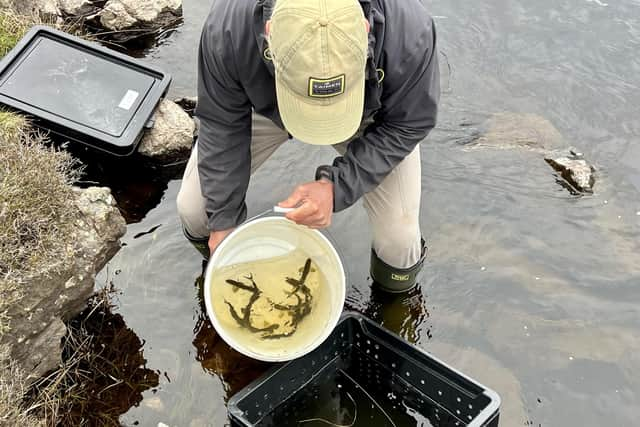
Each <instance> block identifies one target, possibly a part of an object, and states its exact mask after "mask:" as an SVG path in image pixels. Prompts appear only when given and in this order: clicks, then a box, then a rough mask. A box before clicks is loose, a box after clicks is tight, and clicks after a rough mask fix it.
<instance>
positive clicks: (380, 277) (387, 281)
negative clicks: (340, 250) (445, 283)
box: [371, 240, 427, 293]
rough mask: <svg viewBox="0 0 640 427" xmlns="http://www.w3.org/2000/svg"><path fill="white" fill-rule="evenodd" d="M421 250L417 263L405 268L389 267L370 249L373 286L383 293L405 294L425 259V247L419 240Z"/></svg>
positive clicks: (411, 286)
mask: <svg viewBox="0 0 640 427" xmlns="http://www.w3.org/2000/svg"><path fill="white" fill-rule="evenodd" d="M421 245H422V250H421V253H420V259H419V260H418V262H417V263H416V264H415V265H413V266H411V267H407V268H395V267H391V266H390V265H389V264H387V263H386V262H384V261H382V260H381V259H380V258H378V255H377V254H376V252H375V251H374V250H373V249H371V278H372V279H373V284H374V286H377V287H378V288H379V289H381V290H383V291H385V292H392V293H400V292H406V291H408V290H410V289H411V288H413V287H414V286H415V284H416V279H417V277H418V273H419V272H420V270H422V265H423V264H424V260H425V258H426V257H427V245H426V244H425V241H424V240H421Z"/></svg>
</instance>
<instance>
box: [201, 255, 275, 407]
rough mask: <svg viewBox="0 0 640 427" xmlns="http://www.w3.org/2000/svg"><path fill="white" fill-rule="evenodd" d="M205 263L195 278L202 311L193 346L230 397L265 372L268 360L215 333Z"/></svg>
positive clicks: (204, 366)
mask: <svg viewBox="0 0 640 427" xmlns="http://www.w3.org/2000/svg"><path fill="white" fill-rule="evenodd" d="M205 268H206V263H205V261H203V262H202V274H201V275H200V276H198V278H197V279H196V283H195V285H196V288H197V291H198V302H199V311H198V313H197V320H196V325H195V327H194V328H193V332H194V338H193V346H194V347H195V348H196V360H197V361H198V362H200V363H201V364H202V368H203V369H204V370H205V371H206V372H208V373H209V374H211V375H215V376H217V377H219V378H220V379H221V380H222V384H223V388H224V396H223V399H224V401H225V402H227V400H229V398H230V397H231V396H233V395H234V394H235V393H236V392H238V391H239V390H240V389H242V388H243V387H244V386H246V385H247V384H248V383H250V382H251V381H252V380H254V379H255V378H257V377H258V376H260V374H262V373H264V371H265V370H266V369H267V368H268V367H269V364H267V363H264V362H260V361H257V360H253V359H251V358H249V357H247V356H244V355H243V354H241V353H238V352H237V351H236V350H234V349H232V348H231V347H229V345H228V344H227V343H225V342H224V341H223V340H222V338H220V336H219V335H218V334H217V333H216V331H215V329H214V328H213V325H212V324H211V322H210V321H209V317H208V316H207V309H206V307H205V302H204V273H205Z"/></svg>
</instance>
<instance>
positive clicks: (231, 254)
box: [204, 217, 346, 362]
mask: <svg viewBox="0 0 640 427" xmlns="http://www.w3.org/2000/svg"><path fill="white" fill-rule="evenodd" d="M296 249H299V250H302V251H303V252H305V253H306V254H307V256H308V257H309V258H311V259H312V260H313V262H314V264H315V265H316V266H317V267H318V268H319V269H320V271H321V272H322V274H323V275H324V276H325V278H326V281H327V286H328V289H329V292H330V294H331V295H330V300H331V311H330V313H329V319H328V321H327V322H326V323H325V326H324V328H323V329H321V330H319V331H317V336H316V337H315V338H313V339H311V340H309V341H307V344H306V345H305V346H304V347H302V348H293V349H292V348H287V349H286V351H284V352H280V353H278V354H271V353H269V354H266V353H265V354H263V353H257V352H256V351H254V350H251V349H248V348H246V347H244V346H243V345H242V344H241V343H239V342H238V341H236V340H234V339H233V338H232V337H231V336H230V335H229V334H227V332H226V331H225V329H224V327H223V326H222V324H221V322H220V320H219V319H218V318H217V317H216V313H215V311H214V310H213V306H212V303H211V281H212V274H213V271H215V270H216V269H218V268H220V267H225V266H228V265H233V264H238V263H244V262H251V261H256V260H261V259H267V258H273V257H277V256H281V255H286V254H287V253H289V252H292V251H294V250H296ZM345 293H346V280H345V274H344V269H343V267H342V262H341V261H340V257H339V255H338V252H337V251H336V250H335V248H334V247H333V245H332V244H331V242H329V240H328V239H327V238H326V237H325V236H324V235H323V234H322V233H320V232H319V231H317V230H313V229H310V228H307V227H303V226H300V225H297V224H295V223H294V222H292V221H289V220H288V219H286V218H282V217H267V218H260V219H256V220H253V221H249V222H247V223H245V224H243V225H241V226H240V227H238V228H237V229H235V230H234V231H233V232H232V233H231V234H230V235H229V236H228V237H227V238H226V239H224V240H223V241H222V243H221V244H220V245H219V246H218V248H217V249H216V250H215V252H214V253H213V255H212V256H211V259H210V260H209V264H208V265H207V271H206V274H205V282H204V297H205V305H206V307H207V314H208V315H209V319H210V320H211V323H212V324H213V327H214V328H215V329H216V331H217V332H218V334H220V336H221V337H222V339H223V340H224V341H225V342H226V343H227V344H229V345H230V346H231V347H233V348H234V349H235V350H237V351H239V352H240V353H242V354H244V355H246V356H249V357H251V358H253V359H257V360H262V361H265V362H282V361H286V360H291V359H295V358H298V357H300V356H303V355H305V354H307V353H309V352H311V351H312V350H314V349H315V348H316V347H318V346H319V345H320V344H321V343H322V342H323V341H324V340H325V339H326V338H327V337H328V336H329V334H330V333H331V331H332V330H333V328H335V326H336V324H337V323H338V320H339V319H340V315H341V314H342V309H343V307H344V300H345ZM256 339H258V338H257V337H256Z"/></svg>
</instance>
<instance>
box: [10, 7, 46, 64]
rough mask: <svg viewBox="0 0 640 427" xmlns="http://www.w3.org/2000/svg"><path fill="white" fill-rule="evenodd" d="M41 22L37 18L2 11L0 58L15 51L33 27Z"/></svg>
mask: <svg viewBox="0 0 640 427" xmlns="http://www.w3.org/2000/svg"><path fill="white" fill-rule="evenodd" d="M40 22H41V21H40V20H39V18H37V17H35V16H34V17H28V16H27V17H25V16H19V15H16V14H15V13H13V12H12V11H11V10H0V57H2V56H5V55H6V54H7V52H9V51H10V50H11V49H13V47H14V46H15V45H16V44H17V43H18V42H19V41H20V39H21V38H22V36H24V34H25V33H26V32H27V31H28V30H29V28H31V26H32V25H35V24H38V23H40Z"/></svg>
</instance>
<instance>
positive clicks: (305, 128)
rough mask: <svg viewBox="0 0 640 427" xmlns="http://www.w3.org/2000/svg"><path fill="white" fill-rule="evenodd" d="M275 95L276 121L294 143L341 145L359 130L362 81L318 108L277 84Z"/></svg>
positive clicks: (284, 86)
mask: <svg viewBox="0 0 640 427" xmlns="http://www.w3.org/2000/svg"><path fill="white" fill-rule="evenodd" d="M276 94H277V97H278V98H277V99H278V110H279V111H280V118H281V119H282V123H283V124H284V126H285V128H286V129H287V131H288V132H289V133H290V134H291V135H293V136H294V137H295V138H296V139H298V140H300V141H302V142H306V143H307V144H315V145H331V144H338V143H340V142H344V141H346V140H348V139H349V138H350V137H352V136H353V135H354V134H355V133H356V132H357V130H358V128H359V127H360V122H361V121H362V111H363V109H364V79H362V80H361V82H360V83H359V84H358V87H355V88H351V89H350V90H349V92H347V93H344V94H342V95H338V96H339V98H340V99H330V98H327V99H330V101H331V103H327V104H322V103H320V102H318V101H317V100H316V99H312V98H310V99H308V100H307V99H306V98H304V97H302V96H300V95H298V94H296V93H295V92H293V91H290V90H289V89H288V88H287V87H286V85H284V84H281V83H279V82H278V79H277V76H276Z"/></svg>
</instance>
